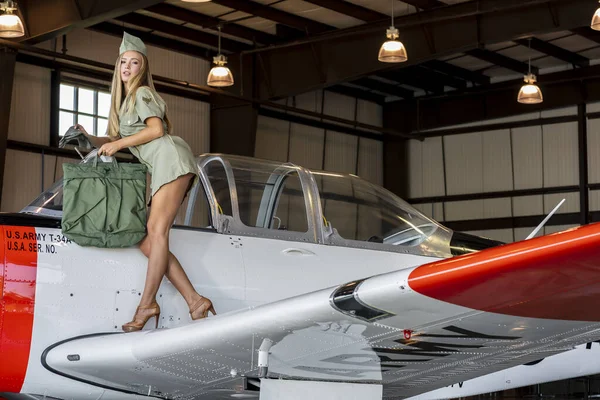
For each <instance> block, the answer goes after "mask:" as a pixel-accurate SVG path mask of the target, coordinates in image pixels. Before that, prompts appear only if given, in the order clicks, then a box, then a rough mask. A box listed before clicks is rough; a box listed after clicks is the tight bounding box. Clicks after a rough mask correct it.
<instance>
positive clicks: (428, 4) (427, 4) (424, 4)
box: [402, 0, 446, 10]
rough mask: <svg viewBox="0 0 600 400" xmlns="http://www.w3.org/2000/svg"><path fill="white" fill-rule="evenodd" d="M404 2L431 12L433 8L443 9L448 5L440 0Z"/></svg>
mask: <svg viewBox="0 0 600 400" xmlns="http://www.w3.org/2000/svg"><path fill="white" fill-rule="evenodd" d="M402 2H404V3H407V4H410V5H411V6H414V7H417V8H420V9H422V10H430V9H432V8H436V7H443V6H445V5H446V3H444V2H442V1H439V0H402Z"/></svg>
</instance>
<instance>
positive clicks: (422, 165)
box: [408, 137, 445, 198]
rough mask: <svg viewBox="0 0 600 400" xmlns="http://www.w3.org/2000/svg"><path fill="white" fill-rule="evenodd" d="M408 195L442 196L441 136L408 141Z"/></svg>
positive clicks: (442, 161)
mask: <svg viewBox="0 0 600 400" xmlns="http://www.w3.org/2000/svg"><path fill="white" fill-rule="evenodd" d="M408 143H409V145H408V158H409V161H408V162H409V168H410V177H409V194H410V197H413V198H415V197H429V196H443V195H444V192H445V188H444V157H443V154H442V138H441V137H434V138H427V139H425V140H424V141H422V142H421V141H418V140H409V141H408Z"/></svg>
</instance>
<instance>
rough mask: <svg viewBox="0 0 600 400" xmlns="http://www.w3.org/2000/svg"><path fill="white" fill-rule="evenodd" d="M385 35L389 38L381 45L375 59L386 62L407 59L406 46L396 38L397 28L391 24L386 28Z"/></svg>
mask: <svg viewBox="0 0 600 400" xmlns="http://www.w3.org/2000/svg"><path fill="white" fill-rule="evenodd" d="M386 36H387V38H388V39H389V40H388V41H386V42H385V43H383V44H382V45H381V48H380V49H379V56H378V57H377V59H378V60H379V61H381V62H387V63H398V62H404V61H406V60H408V55H407V54H406V47H404V44H402V42H400V41H398V40H397V39H398V36H399V35H398V29H396V28H394V27H393V26H391V27H390V28H389V29H388V30H387V32H386Z"/></svg>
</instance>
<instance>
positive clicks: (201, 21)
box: [146, 3, 279, 44]
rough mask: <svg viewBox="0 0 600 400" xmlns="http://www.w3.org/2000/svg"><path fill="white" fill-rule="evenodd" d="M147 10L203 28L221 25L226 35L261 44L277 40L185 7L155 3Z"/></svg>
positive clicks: (274, 37)
mask: <svg viewBox="0 0 600 400" xmlns="http://www.w3.org/2000/svg"><path fill="white" fill-rule="evenodd" d="M146 10H147V11H150V12H153V13H155V14H160V15H164V16H165V17H169V18H174V19H178V20H181V21H184V22H187V23H190V24H194V25H199V26H202V27H203V28H210V29H213V28H214V29H217V27H218V26H219V25H221V27H222V28H221V31H222V32H223V33H226V34H228V35H232V36H237V37H239V38H243V39H246V40H250V41H253V42H258V43H262V44H274V43H277V42H279V40H278V39H277V37H276V36H275V35H271V34H269V33H266V32H263V31H259V30H256V29H252V28H247V27H245V26H242V25H239V24H234V23H231V22H228V21H225V20H222V19H219V18H215V17H211V16H209V15H204V14H200V13H198V12H193V11H190V10H187V9H185V8H181V7H176V6H172V5H170V4H167V3H160V4H155V5H153V6H151V7H148V8H146Z"/></svg>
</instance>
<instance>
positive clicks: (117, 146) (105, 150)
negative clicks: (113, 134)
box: [98, 140, 123, 156]
mask: <svg viewBox="0 0 600 400" xmlns="http://www.w3.org/2000/svg"><path fill="white" fill-rule="evenodd" d="M122 148H123V147H122V146H121V141H120V140H115V141H114V142H108V143H105V144H103V145H102V147H100V149H99V150H98V155H99V156H101V155H105V156H112V155H113V154H115V153H116V152H117V151H119V150H121V149H122Z"/></svg>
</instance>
